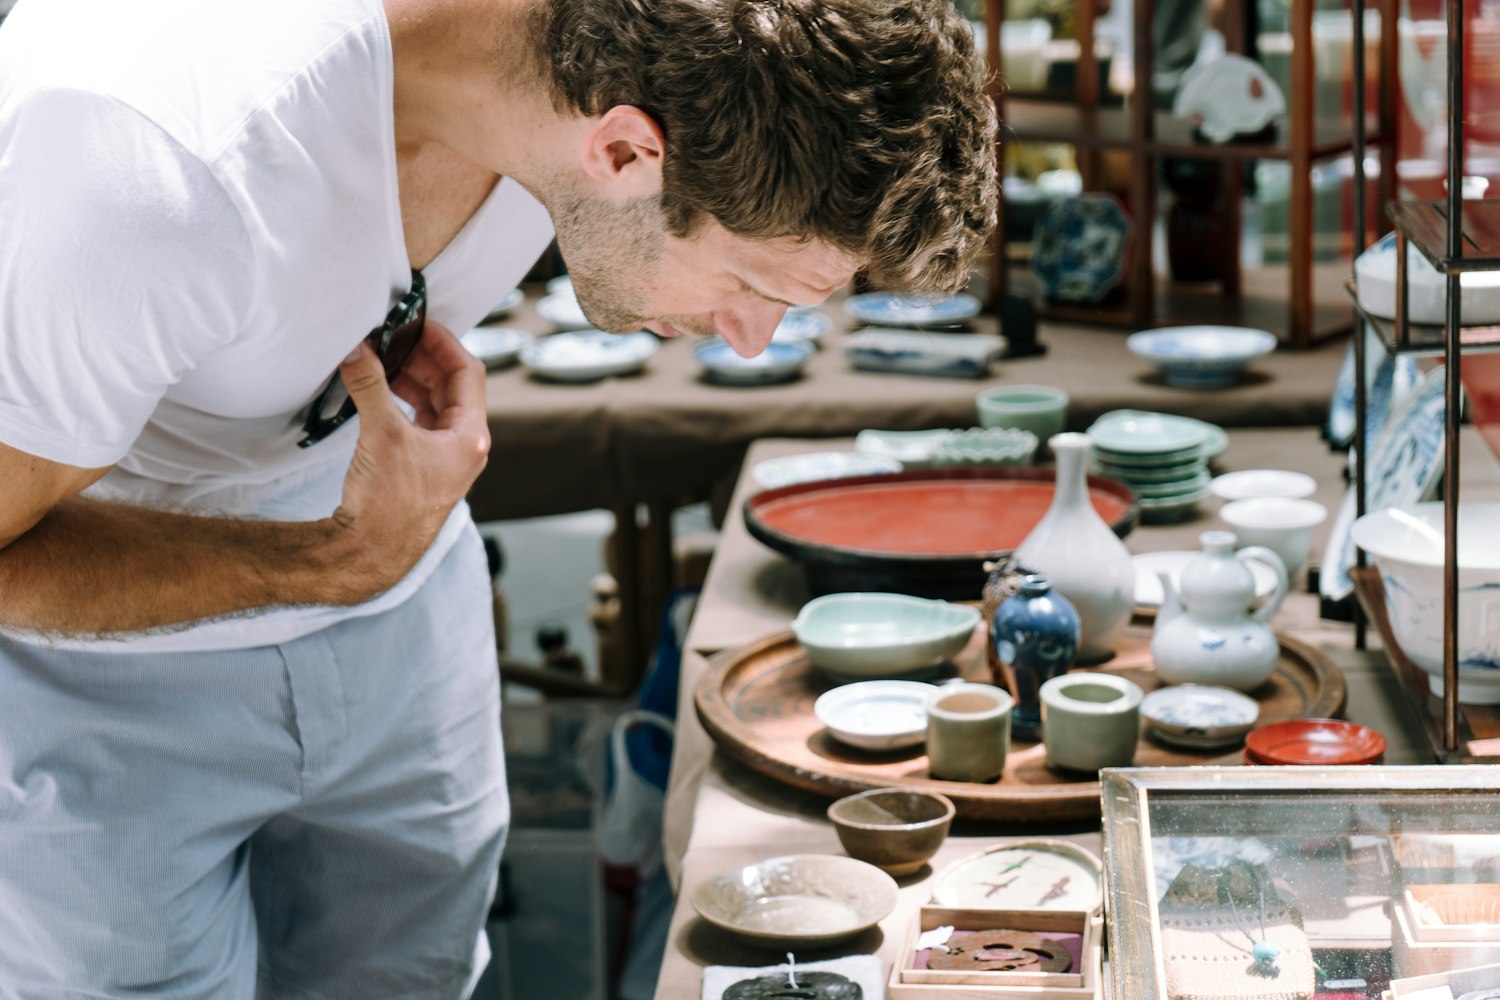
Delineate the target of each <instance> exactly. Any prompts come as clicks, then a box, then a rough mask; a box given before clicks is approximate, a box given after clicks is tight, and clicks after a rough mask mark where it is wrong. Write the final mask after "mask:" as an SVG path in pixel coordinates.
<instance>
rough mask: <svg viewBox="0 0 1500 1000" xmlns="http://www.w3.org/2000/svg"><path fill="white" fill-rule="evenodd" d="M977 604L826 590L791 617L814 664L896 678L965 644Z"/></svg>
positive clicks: (935, 662)
mask: <svg viewBox="0 0 1500 1000" xmlns="http://www.w3.org/2000/svg"><path fill="white" fill-rule="evenodd" d="M978 624H979V609H978V608H974V607H970V606H967V605H962V604H950V603H949V602H947V601H939V600H929V599H927V598H922V597H908V596H907V595H905V594H828V595H826V596H824V597H816V598H814V599H812V600H811V601H808V602H807V604H805V605H803V607H802V610H801V611H800V612H798V613H797V617H796V618H795V619H794V620H793V621H792V633H793V634H794V635H795V636H796V637H797V641H798V642H800V643H801V644H802V646H803V648H804V649H806V650H807V655H808V658H809V659H811V660H812V662H813V665H814V666H817V667H821V668H822V669H824V670H827V671H831V672H832V673H835V674H838V675H839V676H841V677H857V678H861V679H874V678H880V677H899V676H903V675H907V674H912V673H918V672H921V671H925V670H930V669H932V668H934V667H937V666H940V665H941V664H942V663H943V662H945V661H946V660H947V659H948V658H949V657H951V656H953V655H954V654H956V653H957V652H958V651H959V650H961V649H963V648H964V645H965V644H966V643H968V641H969V637H970V636H971V635H972V634H973V632H974V626H976V625H978Z"/></svg>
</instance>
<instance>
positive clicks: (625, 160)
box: [582, 104, 667, 198]
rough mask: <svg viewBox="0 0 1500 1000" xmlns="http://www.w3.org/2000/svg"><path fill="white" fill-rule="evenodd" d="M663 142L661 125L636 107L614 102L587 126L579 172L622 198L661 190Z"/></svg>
mask: <svg viewBox="0 0 1500 1000" xmlns="http://www.w3.org/2000/svg"><path fill="white" fill-rule="evenodd" d="M666 153H667V142H666V137H665V136H664V135H663V134H662V130H661V126H660V125H658V124H657V122H656V119H655V118H652V117H651V116H650V115H648V114H647V113H646V112H644V111H642V110H641V109H640V108H636V107H632V106H630V105H628V104H617V105H616V106H614V107H612V108H610V109H609V110H608V111H606V112H605V113H604V114H603V115H601V116H600V117H599V118H598V119H596V120H595V121H594V122H593V123H592V124H591V125H590V127H589V129H588V132H587V133H586V134H585V135H584V140H583V150H582V156H583V164H582V166H583V171H584V173H585V174H586V175H588V177H589V179H590V180H592V181H594V182H595V183H596V184H599V185H601V186H602V187H603V188H605V189H606V190H608V191H611V192H614V193H617V194H619V195H620V196H622V197H629V198H634V197H641V196H643V195H655V194H659V193H660V192H661V168H662V162H663V161H664V160H665V159H666Z"/></svg>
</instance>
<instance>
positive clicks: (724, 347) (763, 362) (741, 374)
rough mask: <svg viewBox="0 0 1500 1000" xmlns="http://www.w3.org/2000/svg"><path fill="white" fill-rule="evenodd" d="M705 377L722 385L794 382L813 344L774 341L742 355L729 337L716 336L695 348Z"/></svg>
mask: <svg viewBox="0 0 1500 1000" xmlns="http://www.w3.org/2000/svg"><path fill="white" fill-rule="evenodd" d="M693 355H694V356H695V357H696V358H697V359H698V364H700V365H702V366H703V377H704V378H706V379H708V380H709V381H710V382H718V383H719V384H721V385H739V386H754V385H774V384H776V383H779V382H790V381H791V380H793V379H795V378H797V377H799V376H800V375H801V374H802V369H803V368H806V367H807V362H808V360H809V359H810V358H812V356H813V346H812V345H811V344H805V343H802V344H778V343H775V342H772V343H770V344H767V345H766V347H765V349H764V350H763V351H761V352H760V353H759V354H757V355H755V357H753V358H745V357H741V356H740V355H739V354H737V353H735V350H734V348H733V347H730V346H729V344H728V342H727V341H724V340H721V339H719V338H717V337H715V338H714V339H712V340H709V341H706V342H705V343H702V344H699V345H698V346H697V347H696V348H694V350H693Z"/></svg>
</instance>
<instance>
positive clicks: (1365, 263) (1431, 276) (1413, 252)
mask: <svg viewBox="0 0 1500 1000" xmlns="http://www.w3.org/2000/svg"><path fill="white" fill-rule="evenodd" d="M1406 274H1407V284H1406V289H1407V302H1408V305H1407V316H1408V317H1409V318H1410V319H1411V321H1412V322H1413V323H1426V324H1430V325H1433V326H1441V325H1442V324H1443V322H1444V319H1445V314H1444V310H1445V306H1446V303H1447V301H1448V284H1447V279H1446V278H1444V277H1443V275H1442V273H1441V272H1439V271H1438V269H1437V268H1435V267H1433V266H1432V264H1431V263H1429V262H1428V260H1427V258H1426V257H1423V256H1422V252H1421V251H1420V250H1418V249H1416V248H1415V247H1411V248H1410V249H1408V250H1407V252H1406ZM1354 280H1355V282H1356V283H1357V287H1358V292H1357V294H1358V296H1359V304H1360V306H1361V307H1363V308H1364V310H1365V311H1366V312H1368V313H1370V314H1371V315H1372V316H1381V317H1384V318H1385V319H1395V318H1396V234H1395V233H1388V234H1386V235H1385V236H1384V237H1382V238H1381V239H1379V240H1377V241H1376V242H1375V243H1374V244H1373V245H1372V246H1371V247H1370V248H1369V249H1368V250H1366V251H1365V252H1364V253H1362V254H1360V255H1359V257H1358V258H1356V259H1355V261H1354ZM1459 287H1460V298H1461V299H1462V300H1463V317H1464V323H1465V324H1473V325H1474V326H1481V325H1484V324H1489V323H1500V272H1496V271H1469V272H1466V273H1465V274H1463V275H1461V276H1460V277H1459Z"/></svg>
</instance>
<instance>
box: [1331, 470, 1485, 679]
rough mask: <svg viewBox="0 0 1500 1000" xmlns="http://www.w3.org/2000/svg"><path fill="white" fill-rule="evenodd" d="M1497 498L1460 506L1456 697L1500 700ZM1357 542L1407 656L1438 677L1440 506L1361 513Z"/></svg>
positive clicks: (1440, 637)
mask: <svg viewBox="0 0 1500 1000" xmlns="http://www.w3.org/2000/svg"><path fill="white" fill-rule="evenodd" d="M1497 524H1500V501H1493V500H1482V501H1480V500H1464V501H1460V503H1459V507H1458V539H1459V541H1458V589H1459V593H1458V658H1459V669H1458V675H1459V677H1458V697H1459V700H1460V701H1462V702H1464V703H1466V704H1471V705H1497V704H1500V628H1497V627H1496V624H1495V623H1496V622H1500V532H1497V531H1496V530H1495V526H1496V525H1497ZM1352 534H1353V537H1354V543H1355V544H1356V545H1358V546H1359V547H1360V548H1362V549H1364V550H1365V551H1366V552H1367V553H1369V555H1370V557H1371V558H1372V559H1373V560H1374V561H1375V568H1376V569H1377V570H1378V571H1379V573H1380V579H1381V582H1382V583H1383V584H1384V585H1385V606H1386V614H1387V615H1388V616H1389V617H1390V621H1391V629H1392V630H1393V631H1394V632H1395V636H1396V642H1397V643H1398V644H1399V645H1400V646H1401V649H1402V651H1403V652H1404V653H1405V654H1406V656H1407V657H1408V658H1409V659H1410V660H1411V661H1412V662H1413V663H1415V664H1416V665H1417V666H1419V667H1421V668H1422V669H1423V670H1425V671H1427V672H1428V673H1429V674H1431V675H1432V676H1431V677H1429V678H1428V680H1429V684H1430V686H1431V688H1432V692H1433V693H1434V694H1439V693H1441V692H1442V686H1443V680H1442V671H1443V505H1442V504H1441V503H1420V504H1415V505H1413V506H1410V507H1398V508H1390V509H1387V510H1380V511H1376V512H1374V513H1372V514H1366V515H1365V516H1364V517H1362V518H1360V519H1359V520H1357V521H1355V522H1354V528H1353V531H1352Z"/></svg>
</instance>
